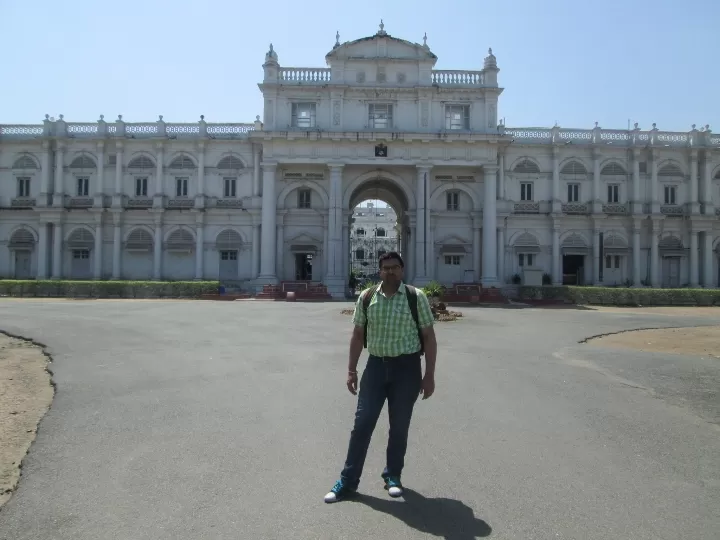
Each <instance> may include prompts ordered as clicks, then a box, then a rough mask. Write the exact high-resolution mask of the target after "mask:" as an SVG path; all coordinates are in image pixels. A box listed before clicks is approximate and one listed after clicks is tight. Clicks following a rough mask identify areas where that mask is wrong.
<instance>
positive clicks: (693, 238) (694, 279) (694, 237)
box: [690, 231, 700, 289]
mask: <svg viewBox="0 0 720 540" xmlns="http://www.w3.org/2000/svg"><path fill="white" fill-rule="evenodd" d="M690 287H691V288H693V289H697V288H698V287H700V265H699V264H698V232H697V231H690Z"/></svg>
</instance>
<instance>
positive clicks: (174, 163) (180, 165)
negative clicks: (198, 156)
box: [168, 152, 197, 170]
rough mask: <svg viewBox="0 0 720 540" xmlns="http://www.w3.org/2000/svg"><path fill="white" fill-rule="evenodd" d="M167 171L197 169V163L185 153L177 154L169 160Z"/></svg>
mask: <svg viewBox="0 0 720 540" xmlns="http://www.w3.org/2000/svg"><path fill="white" fill-rule="evenodd" d="M168 169H175V170H178V169H181V170H188V169H197V161H196V160H195V158H194V157H193V156H191V155H190V154H189V153H187V152H178V153H177V154H175V155H174V156H173V157H172V159H170V164H169V165H168Z"/></svg>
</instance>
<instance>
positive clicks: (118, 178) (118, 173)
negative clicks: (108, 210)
mask: <svg viewBox="0 0 720 540" xmlns="http://www.w3.org/2000/svg"><path fill="white" fill-rule="evenodd" d="M115 145H116V151H115V195H121V194H122V191H123V189H122V177H123V147H122V143H121V142H119V141H118V142H117V143H115Z"/></svg>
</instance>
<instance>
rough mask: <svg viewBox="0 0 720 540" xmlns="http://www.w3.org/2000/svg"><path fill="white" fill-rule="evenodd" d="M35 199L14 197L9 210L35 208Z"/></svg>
mask: <svg viewBox="0 0 720 540" xmlns="http://www.w3.org/2000/svg"><path fill="white" fill-rule="evenodd" d="M35 203H36V201H35V198H34V197H15V198H14V199H13V200H12V201H11V202H10V207H11V208H32V207H33V206H35Z"/></svg>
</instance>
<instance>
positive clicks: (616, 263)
mask: <svg viewBox="0 0 720 540" xmlns="http://www.w3.org/2000/svg"><path fill="white" fill-rule="evenodd" d="M605 268H607V269H608V270H610V269H612V268H615V269H619V268H620V255H605Z"/></svg>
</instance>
